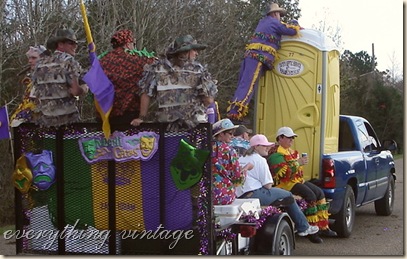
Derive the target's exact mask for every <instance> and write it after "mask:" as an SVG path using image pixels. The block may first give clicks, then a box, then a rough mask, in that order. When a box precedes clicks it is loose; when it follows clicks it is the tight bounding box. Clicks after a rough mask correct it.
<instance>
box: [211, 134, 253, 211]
mask: <svg viewBox="0 0 407 259" xmlns="http://www.w3.org/2000/svg"><path fill="white" fill-rule="evenodd" d="M212 152H213V155H212V175H213V189H212V191H213V201H214V204H215V205H226V204H230V203H232V202H233V201H234V200H235V199H236V194H235V186H239V185H241V184H243V182H244V180H245V179H246V175H245V174H244V173H243V172H242V171H241V169H240V164H239V161H238V159H239V157H238V155H237V153H236V151H235V150H234V148H232V147H231V146H230V145H229V144H228V143H225V142H220V141H216V142H215V143H214V144H213V149H212Z"/></svg>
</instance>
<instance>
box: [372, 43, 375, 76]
mask: <svg viewBox="0 0 407 259" xmlns="http://www.w3.org/2000/svg"><path fill="white" fill-rule="evenodd" d="M374 60H375V57H374V43H372V71H374V70H375V68H376V67H375V62H374Z"/></svg>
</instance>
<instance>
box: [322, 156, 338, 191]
mask: <svg viewBox="0 0 407 259" xmlns="http://www.w3.org/2000/svg"><path fill="white" fill-rule="evenodd" d="M322 185H323V186H322V187H323V188H327V189H331V188H335V185H336V181H335V166H334V161H333V160H332V159H328V158H327V159H323V160H322Z"/></svg>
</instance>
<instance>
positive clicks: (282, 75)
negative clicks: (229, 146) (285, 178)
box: [254, 29, 340, 180]
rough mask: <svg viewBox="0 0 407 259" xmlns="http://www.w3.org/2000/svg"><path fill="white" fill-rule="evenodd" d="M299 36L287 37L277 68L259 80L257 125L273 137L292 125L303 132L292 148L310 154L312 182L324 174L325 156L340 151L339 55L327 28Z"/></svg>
mask: <svg viewBox="0 0 407 259" xmlns="http://www.w3.org/2000/svg"><path fill="white" fill-rule="evenodd" d="M300 34H301V36H300V37H287V36H283V38H282V40H281V49H279V50H278V58H277V59H276V61H275V63H274V69H273V70H272V71H267V72H266V73H265V74H264V75H263V77H262V78H261V79H260V81H259V88H258V90H257V93H256V106H255V125H254V128H255V130H256V132H257V133H260V134H264V135H266V136H267V137H268V138H269V140H270V141H271V140H275V138H276V132H277V130H278V129H279V128H280V127H283V126H288V127H291V128H292V129H293V130H294V132H295V133H296V134H298V137H297V138H296V140H295V141H294V146H293V147H292V148H294V149H296V150H298V152H299V153H308V156H309V164H308V165H306V166H304V178H305V179H306V180H309V179H311V178H318V177H319V172H320V166H321V157H322V154H323V153H332V152H337V151H338V137H339V97H340V96H339V58H340V54H339V50H338V49H337V48H336V46H335V45H334V43H333V42H332V41H331V40H330V39H329V38H327V37H326V36H325V35H324V34H323V33H322V32H320V31H317V30H313V29H304V30H301V31H300ZM321 150H322V152H323V153H321Z"/></svg>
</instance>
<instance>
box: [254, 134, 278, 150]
mask: <svg viewBox="0 0 407 259" xmlns="http://www.w3.org/2000/svg"><path fill="white" fill-rule="evenodd" d="M274 145H275V144H274V142H269V141H268V139H267V137H266V136H264V135H262V134H257V135H254V136H253V137H252V138H251V139H250V146H251V147H255V146H274Z"/></svg>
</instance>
